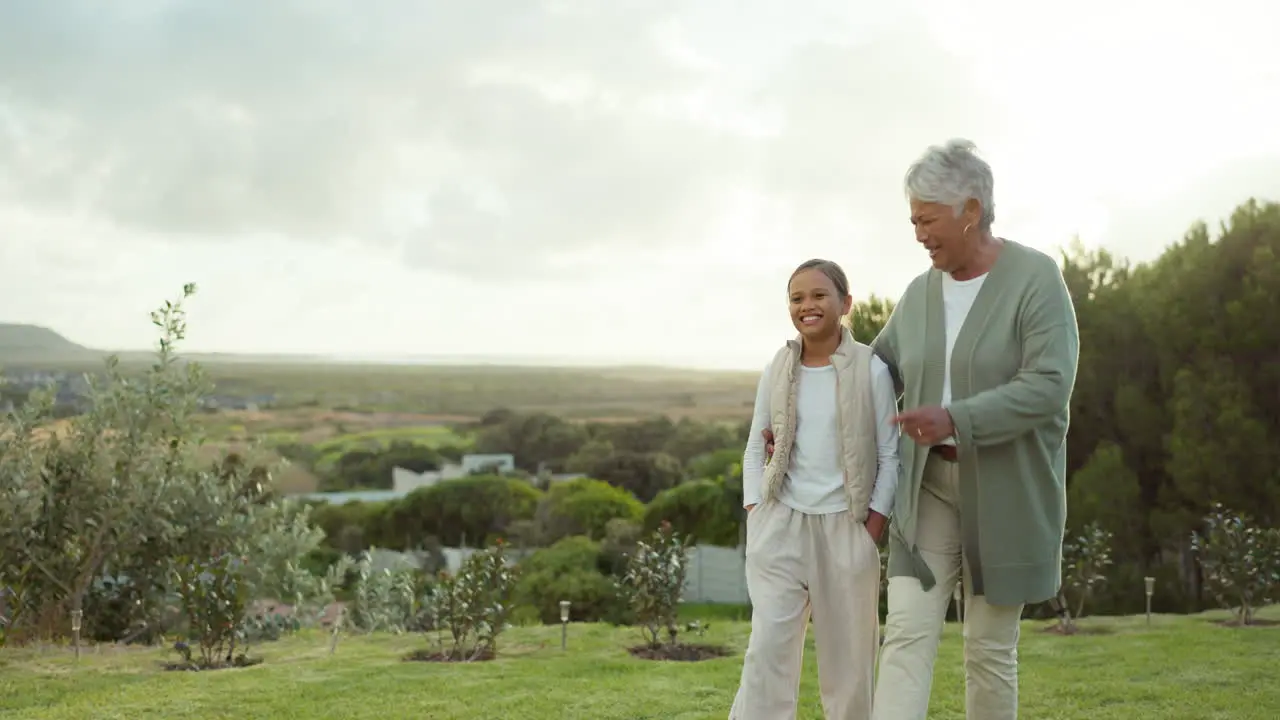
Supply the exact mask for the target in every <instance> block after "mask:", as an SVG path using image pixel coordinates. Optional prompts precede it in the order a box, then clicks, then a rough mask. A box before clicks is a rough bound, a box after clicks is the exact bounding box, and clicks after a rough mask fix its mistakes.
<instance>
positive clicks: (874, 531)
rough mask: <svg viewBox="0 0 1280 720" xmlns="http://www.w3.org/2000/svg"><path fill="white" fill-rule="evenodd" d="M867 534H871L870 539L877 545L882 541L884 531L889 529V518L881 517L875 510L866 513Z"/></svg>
mask: <svg viewBox="0 0 1280 720" xmlns="http://www.w3.org/2000/svg"><path fill="white" fill-rule="evenodd" d="M866 524H867V532H868V533H870V534H871V539H872V540H875V541H876V544H877V545H879V544H880V543H881V542H883V541H884V530H885V528H887V527H889V518H887V517H885V516H883V515H881V514H880V513H878V512H876V511H875V510H870V511H868V512H867V523H866Z"/></svg>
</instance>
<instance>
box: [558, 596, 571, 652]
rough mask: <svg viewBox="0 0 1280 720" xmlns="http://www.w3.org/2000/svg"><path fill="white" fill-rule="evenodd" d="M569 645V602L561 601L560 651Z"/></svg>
mask: <svg viewBox="0 0 1280 720" xmlns="http://www.w3.org/2000/svg"><path fill="white" fill-rule="evenodd" d="M568 645H569V601H568V600H561V601H560V649H561V650H564V649H565V648H566V647H568Z"/></svg>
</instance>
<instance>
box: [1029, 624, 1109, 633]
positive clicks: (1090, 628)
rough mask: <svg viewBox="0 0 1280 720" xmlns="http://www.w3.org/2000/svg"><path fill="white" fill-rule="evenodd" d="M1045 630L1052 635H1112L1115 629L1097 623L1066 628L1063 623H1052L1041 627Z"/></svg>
mask: <svg viewBox="0 0 1280 720" xmlns="http://www.w3.org/2000/svg"><path fill="white" fill-rule="evenodd" d="M1041 630H1042V631H1043V632H1047V633H1049V634H1050V635H1064V636H1071V635H1110V634H1111V633H1112V632H1113V631H1112V629H1111V628H1109V627H1099V626H1097V625H1073V626H1071V627H1067V628H1064V627H1062V624H1061V623H1057V622H1054V623H1051V624H1049V625H1045V626H1044V627H1043V628H1041Z"/></svg>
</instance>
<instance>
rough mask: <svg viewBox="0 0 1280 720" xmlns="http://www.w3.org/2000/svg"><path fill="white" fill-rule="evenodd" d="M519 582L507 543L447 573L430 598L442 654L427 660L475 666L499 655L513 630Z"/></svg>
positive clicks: (429, 611)
mask: <svg viewBox="0 0 1280 720" xmlns="http://www.w3.org/2000/svg"><path fill="white" fill-rule="evenodd" d="M517 579H518V572H517V570H516V569H515V568H513V567H510V566H509V565H508V563H507V557H506V552H505V545H504V544H503V543H502V542H498V543H497V544H495V545H494V546H492V547H490V548H488V549H486V550H482V551H480V552H477V553H475V554H473V555H472V556H471V557H469V558H467V560H466V562H464V563H463V564H462V567H461V568H459V569H458V573H457V574H456V575H453V576H449V575H447V574H444V573H442V574H441V576H440V581H439V583H438V584H437V585H436V586H435V587H434V588H432V590H431V591H430V592H429V593H428V595H427V597H428V607H427V613H428V614H429V616H430V617H431V620H432V622H431V625H432V627H433V628H434V630H435V638H436V643H437V645H438V647H439V652H438V653H436V654H434V655H432V656H430V657H429V658H424V659H436V660H449V661H461V662H469V661H472V660H482V659H488V658H492V657H494V656H495V655H496V654H497V651H498V637H499V636H500V635H502V633H503V632H504V631H505V630H506V629H507V627H508V626H509V618H510V615H511V611H512V609H513V607H512V596H513V595H514V593H515V587H516V581H517ZM446 633H447V635H448V637H447V638H446Z"/></svg>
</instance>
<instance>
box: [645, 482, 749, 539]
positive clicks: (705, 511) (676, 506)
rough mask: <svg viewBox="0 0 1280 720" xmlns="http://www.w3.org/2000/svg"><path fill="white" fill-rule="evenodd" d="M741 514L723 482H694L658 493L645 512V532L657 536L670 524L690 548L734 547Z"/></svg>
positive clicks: (738, 506)
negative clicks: (704, 544) (708, 546)
mask: <svg viewBox="0 0 1280 720" xmlns="http://www.w3.org/2000/svg"><path fill="white" fill-rule="evenodd" d="M740 510H741V505H736V504H734V503H733V502H732V498H731V496H730V495H729V494H727V493H726V492H725V488H724V484H723V482H722V481H717V480H691V481H689V482H686V483H682V484H680V485H677V486H675V487H673V488H671V489H670V490H664V491H662V492H661V493H658V496H657V497H655V498H654V499H653V502H651V503H649V505H648V506H647V507H646V508H645V513H644V528H645V530H646V531H648V532H654V531H656V530H658V529H659V528H660V527H661V526H662V525H663V523H667V524H669V525H670V526H671V527H672V528H673V529H674V530H675V531H676V532H678V533H680V534H682V535H684V536H685V538H686V541H687V542H688V543H689V544H691V545H693V544H698V543H706V544H708V545H721V546H728V547H735V546H736V545H737V544H738V525H739V522H738V515H739V512H740Z"/></svg>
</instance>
